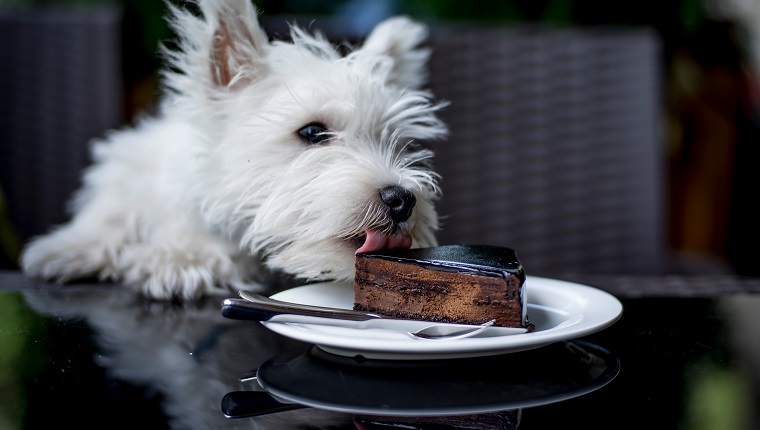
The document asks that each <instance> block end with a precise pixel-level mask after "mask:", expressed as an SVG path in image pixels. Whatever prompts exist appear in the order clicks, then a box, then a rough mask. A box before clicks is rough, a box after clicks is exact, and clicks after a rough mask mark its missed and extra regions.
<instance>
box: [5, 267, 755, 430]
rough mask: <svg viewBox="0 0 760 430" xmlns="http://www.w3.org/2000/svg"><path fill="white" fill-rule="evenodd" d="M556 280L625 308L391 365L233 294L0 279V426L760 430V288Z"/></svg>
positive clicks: (712, 280)
mask: <svg viewBox="0 0 760 430" xmlns="http://www.w3.org/2000/svg"><path fill="white" fill-rule="evenodd" d="M557 277H560V278H562V279H566V280H570V281H574V282H580V283H583V284H587V285H591V286H594V287H597V288H599V289H603V290H606V291H608V292H610V293H612V294H614V295H615V296H616V297H618V298H619V299H620V300H621V302H622V303H623V306H624V311H623V316H622V318H621V319H620V320H619V321H618V322H616V323H615V324H614V325H612V326H611V327H609V328H607V329H605V330H602V331H600V332H597V333H595V334H593V335H590V336H587V337H584V338H582V339H574V340H572V341H568V342H559V343H556V344H552V345H549V346H546V347H543V348H539V349H535V350H531V351H524V352H519V353H513V354H504V355H499V356H492V357H481V358H472V359H457V360H433V361H427V362H383V361H375V360H354V359H351V358H347V357H336V356H332V355H331V354H328V353H325V352H323V351H321V350H319V349H318V348H314V347H313V346H312V345H309V344H306V343H301V342H297V341H293V340H290V339H287V338H284V337H282V336H279V335H277V334H275V333H273V332H271V331H269V330H267V329H266V328H264V327H263V326H262V325H260V324H259V323H256V322H248V321H234V320H229V319H226V318H223V317H222V316H221V315H220V312H219V310H220V305H221V300H222V298H221V297H212V298H205V299H203V300H200V301H196V302H192V303H171V302H155V301H149V300H146V299H144V298H142V297H140V296H138V295H135V294H133V293H131V292H130V291H129V290H128V289H126V288H124V287H122V286H119V285H102V284H100V285H96V284H92V285H90V284H79V285H70V286H66V287H58V286H54V285H49V284H44V283H40V282H37V281H32V280H28V279H26V278H24V277H23V276H22V275H20V274H18V273H15V272H0V429H3V430H4V429H27V428H29V429H38V428H78V429H87V428H110V429H122V428H123V429H127V428H129V429H133V428H150V429H154V428H157V429H161V428H171V429H215V428H264V429H270V428H271V429H287V428H334V429H398V428H405V429H407V428H410V429H470V428H473V429H514V428H519V429H549V428H583V429H628V428H631V429H634V428H636V429H641V428H646V429H688V428H694V429H745V428H746V429H750V428H756V427H757V426H758V424H760V422H759V421H758V414H757V411H758V410H760V408H759V407H760V391H758V388H760V280H758V279H748V278H739V277H733V276H703V277H684V276H641V277H633V276H602V275H599V276H588V275H586V276H580V275H562V276H557ZM256 376H258V379H259V381H257V380H256V379H255V378H254V379H248V380H245V379H246V377H256ZM241 378H242V379H243V380H241ZM260 384H261V385H264V386H266V387H268V388H269V389H270V392H266V391H264V390H262V389H261V388H260ZM272 394H274V395H275V396H272ZM283 396H284V397H283ZM296 400H298V401H296ZM305 404H306V405H311V406H305ZM314 406H317V407H314ZM225 413H226V414H227V415H233V416H239V417H238V418H228V417H226V416H225Z"/></svg>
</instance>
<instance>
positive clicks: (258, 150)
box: [21, 0, 446, 298]
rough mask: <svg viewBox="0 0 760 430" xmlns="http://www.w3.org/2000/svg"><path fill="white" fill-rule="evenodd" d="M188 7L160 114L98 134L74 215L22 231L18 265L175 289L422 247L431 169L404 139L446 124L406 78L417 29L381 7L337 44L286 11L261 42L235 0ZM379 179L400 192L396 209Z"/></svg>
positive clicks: (208, 287) (55, 275)
mask: <svg viewBox="0 0 760 430" xmlns="http://www.w3.org/2000/svg"><path fill="white" fill-rule="evenodd" d="M198 6H199V9H200V11H201V12H202V15H201V16H196V15H193V14H191V13H190V12H188V11H186V10H183V9H178V8H174V7H172V8H171V16H170V22H171V23H172V25H173V28H174V29H175V30H176V32H177V34H178V36H179V47H178V49H177V50H175V51H167V52H166V57H167V60H168V65H169V67H168V68H167V69H166V71H165V72H164V78H165V79H164V82H165V87H166V89H167V92H166V94H167V95H166V97H165V98H164V100H163V101H162V103H161V110H160V114H158V115H157V116H156V117H154V118H150V119H145V120H143V121H142V122H141V123H140V124H139V125H138V126H137V127H135V128H133V129H128V130H122V131H116V132H113V133H111V134H110V135H109V136H107V137H106V138H105V139H104V140H101V141H99V142H96V144H95V145H94V148H93V154H94V159H95V163H94V165H93V166H92V167H90V168H89V169H88V170H87V171H86V173H85V175H84V185H83V187H82V189H81V190H80V191H79V192H78V194H77V195H76V198H75V199H74V202H73V209H74V217H73V219H72V220H71V222H69V223H68V224H66V225H63V226H61V227H59V228H56V229H54V230H53V231H52V232H51V233H49V234H48V235H45V236H42V237H39V238H36V239H35V240H33V241H32V242H31V243H30V244H29V245H28V246H27V247H26V249H25V251H24V253H23V255H22V259H21V263H22V266H23V269H24V270H25V272H26V273H27V274H29V275H32V276H37V277H43V278H50V279H56V280H58V281H62V282H63V281H68V280H71V279H76V278H82V277H92V276H95V277H98V278H100V279H102V280H114V281H122V282H126V283H128V284H131V285H134V286H136V287H138V288H139V289H141V291H143V292H144V293H146V294H147V295H149V296H151V297H156V298H170V297H185V298H189V297H197V296H199V295H202V294H208V293H214V292H223V291H228V290H227V287H230V286H232V287H238V286H241V285H245V286H246V287H250V284H251V283H252V282H256V280H257V279H262V278H261V276H262V275H263V274H264V273H265V271H267V272H270V273H271V272H276V273H280V272H282V273H285V274H288V275H292V276H295V277H297V278H300V279H304V280H321V279H336V280H345V279H350V278H352V277H353V267H354V254H355V252H357V250H360V251H362V252H363V251H368V250H373V249H378V248H384V247H406V246H410V245H412V246H431V245H435V244H436V239H435V235H434V233H435V230H436V229H437V215H436V212H435V209H434V201H435V199H436V198H437V196H438V194H439V189H438V185H437V176H436V174H435V173H434V172H433V171H432V170H430V163H429V161H430V158H431V156H432V153H431V152H430V151H429V150H426V149H421V147H420V146H419V145H418V142H419V141H425V140H430V139H438V138H441V137H442V136H444V135H445V133H446V128H445V126H444V125H443V124H442V123H441V122H440V120H439V119H438V118H437V117H436V112H437V111H438V110H439V109H440V108H441V106H442V105H441V104H435V103H433V102H432V96H431V94H429V93H428V92H426V91H424V90H422V89H421V88H422V85H423V84H424V83H425V77H426V70H425V66H426V62H427V59H428V55H429V53H428V51H427V50H425V49H423V48H421V47H420V44H421V43H422V42H423V41H424V39H425V37H426V30H425V28H424V27H423V26H421V25H420V24H418V23H415V22H413V21H411V20H409V19H407V18H404V17H396V18H391V19H389V20H387V21H385V22H382V23H381V24H379V25H378V26H377V27H376V28H375V29H374V30H373V31H372V32H371V34H370V35H369V36H368V38H367V40H366V42H365V43H364V45H363V46H362V47H360V48H358V49H356V50H354V51H353V52H351V53H349V54H348V55H346V56H341V55H340V54H339V53H338V51H337V50H336V48H335V47H333V46H332V45H331V44H329V43H328V42H327V41H326V40H325V39H324V38H323V37H321V36H319V35H316V36H312V35H308V34H306V33H305V32H304V31H302V30H301V29H299V28H295V27H294V28H292V31H291V36H292V43H291V42H288V43H286V42H271V43H270V41H269V40H268V38H267V36H266V34H265V33H264V32H263V30H262V29H261V27H260V25H259V23H258V20H257V16H256V15H257V12H256V10H255V9H254V7H253V6H252V5H251V3H250V2H249V0H207V1H201V2H200V3H199V4H198ZM309 125H316V128H311V129H310V130H311V131H312V132H314V131H315V130H316V136H317V137H316V138H312V140H309V139H308V138H304V137H303V133H304V132H305V130H306V128H307V126H309ZM306 131H308V130H306ZM307 134H308V133H307ZM388 186H398V187H401V188H403V189H405V190H408V191H410V192H411V193H412V194H413V196H414V200H413V201H412V204H413V211H412V212H411V214H409V216H408V217H406V218H405V217H398V216H396V217H394V216H393V214H392V211H391V210H390V209H389V207H391V206H392V205H389V204H388V202H387V201H385V200H384V199H383V198H381V197H380V196H379V190H382V189H383V188H385V187H388ZM259 282H262V281H259Z"/></svg>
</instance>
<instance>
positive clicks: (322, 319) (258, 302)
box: [222, 291, 526, 340]
mask: <svg viewBox="0 0 760 430" xmlns="http://www.w3.org/2000/svg"><path fill="white" fill-rule="evenodd" d="M239 294H240V296H241V297H242V298H243V299H245V300H239V299H226V300H224V303H223V306H222V315H224V316H225V317H227V318H232V319H243V320H254V321H269V322H282V323H301V324H318V325H328V326H338V327H348V328H353V329H368V328H380V329H386V330H392V331H399V332H402V333H406V334H408V335H409V336H412V337H414V338H416V339H427V340H443V339H461V338H465V337H471V336H475V335H477V334H479V333H481V332H483V331H484V330H486V329H491V330H497V332H496V333H495V334H498V335H512V334H520V333H525V332H526V330H525V329H524V328H518V327H491V326H492V325H493V321H489V322H486V323H485V324H482V325H470V324H448V323H431V322H430V321H418V320H407V319H398V318H389V317H385V316H382V315H378V314H374V313H369V312H361V311H355V310H348V309H338V308H328V307H321V306H311V305H303V304H299V303H290V302H283V301H280V300H275V299H272V298H269V297H266V296H262V295H260V294H256V293H253V292H250V291H240V293H239Z"/></svg>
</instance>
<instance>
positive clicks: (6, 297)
mask: <svg viewBox="0 0 760 430" xmlns="http://www.w3.org/2000/svg"><path fill="white" fill-rule="evenodd" d="M0 327H3V330H0V429H17V428H23V427H24V426H23V421H24V416H25V413H26V410H27V408H28V407H29V405H28V404H27V401H28V399H29V396H28V391H29V386H30V384H31V382H32V381H34V379H35V377H36V376H37V375H38V373H39V372H41V371H42V369H43V367H44V365H45V363H46V362H47V357H46V351H45V350H44V347H43V345H46V343H47V342H46V341H45V338H46V336H47V319H45V318H42V317H40V316H38V315H37V314H35V313H34V312H33V311H31V310H30V309H29V308H28V307H27V306H26V305H25V304H24V300H23V298H22V297H21V295H20V294H10V293H5V294H2V295H0Z"/></svg>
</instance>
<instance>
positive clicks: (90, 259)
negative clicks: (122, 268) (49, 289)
mask: <svg viewBox="0 0 760 430" xmlns="http://www.w3.org/2000/svg"><path fill="white" fill-rule="evenodd" d="M114 261H115V256H114V251H113V249H112V248H111V247H109V246H108V245H107V244H104V243H101V242H97V241H88V240H87V239H86V238H84V237H82V236H80V235H77V234H75V233H73V232H71V231H70V230H67V229H62V230H57V231H55V232H53V233H51V234H49V235H46V236H41V237H38V238H36V239H34V240H33V241H31V242H30V243H29V244H28V245H27V246H26V247H25V248H24V251H23V253H22V254H21V259H20V264H21V269H22V271H23V272H24V273H25V274H26V275H28V276H32V277H36V278H43V279H48V280H55V281H58V282H66V281H70V280H73V279H81V278H88V277H97V278H99V279H101V280H113V279H116V278H117V277H118V274H117V270H116V267H115V264H114Z"/></svg>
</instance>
